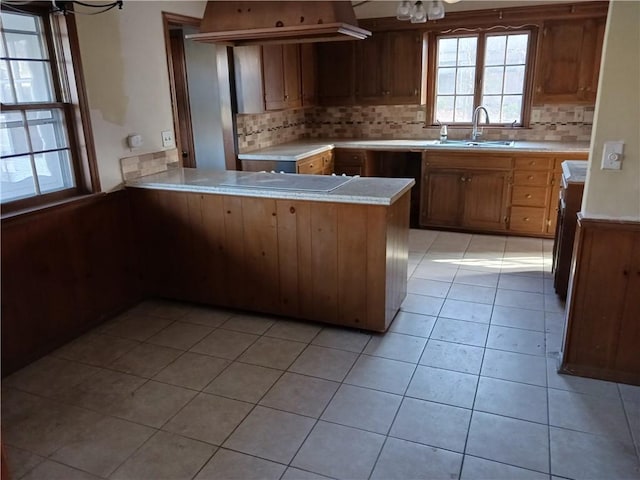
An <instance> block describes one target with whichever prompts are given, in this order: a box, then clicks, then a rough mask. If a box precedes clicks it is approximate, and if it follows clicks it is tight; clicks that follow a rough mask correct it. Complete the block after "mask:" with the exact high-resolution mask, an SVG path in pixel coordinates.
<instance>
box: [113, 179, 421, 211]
mask: <svg viewBox="0 0 640 480" xmlns="http://www.w3.org/2000/svg"><path fill="white" fill-rule="evenodd" d="M398 180H400V179H398ZM405 180H406V184H405V185H404V186H403V187H402V188H400V189H399V190H398V191H397V192H396V193H395V194H393V195H392V196H391V197H388V198H381V197H369V196H365V195H349V194H339V193H338V194H334V193H332V192H328V193H325V192H317V193H315V192H296V191H292V190H268V191H266V190H260V189H258V188H241V187H220V186H197V185H176V184H164V183H155V182H146V183H129V184H127V185H126V188H141V189H147V190H168V191H173V192H189V193H205V194H211V195H229V196H242V197H254V198H273V199H276V200H298V201H311V202H325V203H349V204H359V205H382V206H390V205H393V204H394V203H395V202H396V201H397V200H398V199H400V198H401V197H402V196H403V195H404V194H405V193H407V192H408V191H409V190H411V188H412V187H413V186H414V185H415V183H416V182H415V180H413V179H405ZM137 182H140V181H139V180H138V181H137Z"/></svg>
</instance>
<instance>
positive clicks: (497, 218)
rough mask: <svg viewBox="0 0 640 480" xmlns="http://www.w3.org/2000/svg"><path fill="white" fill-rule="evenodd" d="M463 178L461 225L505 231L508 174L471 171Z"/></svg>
mask: <svg viewBox="0 0 640 480" xmlns="http://www.w3.org/2000/svg"><path fill="white" fill-rule="evenodd" d="M464 178H465V179H464V181H463V184H464V199H465V200H464V216H463V218H462V225H463V226H465V227H469V228H486V229H490V230H506V228H507V225H506V222H507V199H508V195H507V194H508V188H509V185H508V178H509V173H508V172H482V171H472V172H469V173H466V174H465V176H464Z"/></svg>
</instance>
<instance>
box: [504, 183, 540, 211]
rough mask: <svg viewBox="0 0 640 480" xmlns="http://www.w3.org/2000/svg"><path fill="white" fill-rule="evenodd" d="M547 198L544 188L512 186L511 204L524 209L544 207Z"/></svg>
mask: <svg viewBox="0 0 640 480" xmlns="http://www.w3.org/2000/svg"><path fill="white" fill-rule="evenodd" d="M547 196H548V189H547V188H546V187H528V186H514V187H513V193H512V195H511V204H512V205H521V206H524V207H544V206H546V204H547Z"/></svg>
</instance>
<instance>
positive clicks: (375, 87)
mask: <svg viewBox="0 0 640 480" xmlns="http://www.w3.org/2000/svg"><path fill="white" fill-rule="evenodd" d="M385 40H386V36H385V34H384V33H375V34H374V35H373V36H372V37H371V38H367V39H366V40H360V41H359V42H357V45H356V59H357V61H356V63H357V65H356V69H357V82H356V98H357V100H358V102H359V103H360V102H362V103H376V102H377V100H378V99H381V98H384V96H385V95H386V88H387V87H386V81H385V79H384V77H385V76H386V71H385V70H386V69H385V68H384V67H383V65H382V59H383V57H384V56H385V44H386V42H385Z"/></svg>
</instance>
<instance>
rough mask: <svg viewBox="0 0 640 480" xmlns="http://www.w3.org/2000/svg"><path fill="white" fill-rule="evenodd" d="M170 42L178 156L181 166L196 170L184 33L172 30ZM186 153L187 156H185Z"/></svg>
mask: <svg viewBox="0 0 640 480" xmlns="http://www.w3.org/2000/svg"><path fill="white" fill-rule="evenodd" d="M169 42H170V44H171V45H170V48H169V50H170V51H171V58H170V59H167V61H168V63H169V64H171V67H172V69H173V83H171V85H170V88H171V90H173V96H175V99H176V108H175V110H176V112H178V117H177V119H176V121H174V128H175V127H177V129H178V131H177V133H176V140H177V147H178V154H179V155H180V156H181V164H182V166H183V167H186V168H195V167H196V162H197V159H196V158H195V146H194V144H193V130H192V124H191V122H192V120H191V105H190V104H189V81H188V75H187V64H186V57H185V52H184V38H183V31H182V29H180V30H170V31H169ZM185 153H186V155H185Z"/></svg>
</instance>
